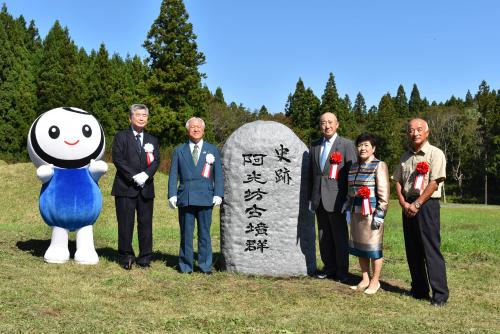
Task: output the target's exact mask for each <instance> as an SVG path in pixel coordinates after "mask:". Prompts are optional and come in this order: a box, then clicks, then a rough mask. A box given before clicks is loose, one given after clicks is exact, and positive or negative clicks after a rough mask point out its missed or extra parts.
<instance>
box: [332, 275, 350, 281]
mask: <svg viewBox="0 0 500 334" xmlns="http://www.w3.org/2000/svg"><path fill="white" fill-rule="evenodd" d="M334 280H335V281H337V282H339V283H346V282H347V281H348V280H349V277H347V276H343V275H342V276H335V278H334Z"/></svg>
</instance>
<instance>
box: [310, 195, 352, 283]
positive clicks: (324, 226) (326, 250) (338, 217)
mask: <svg viewBox="0 0 500 334" xmlns="http://www.w3.org/2000/svg"><path fill="white" fill-rule="evenodd" d="M316 216H317V220H318V238H319V252H320V254H321V260H322V261H323V264H324V268H323V271H324V272H325V273H326V274H327V275H329V276H336V277H337V278H344V277H345V276H347V272H348V270H349V247H348V235H347V223H346V220H345V216H344V214H342V213H340V212H328V211H326V210H325V208H324V207H323V202H320V204H319V206H318V209H317V210H316Z"/></svg>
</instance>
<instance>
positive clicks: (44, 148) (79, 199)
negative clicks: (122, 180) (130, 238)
mask: <svg viewBox="0 0 500 334" xmlns="http://www.w3.org/2000/svg"><path fill="white" fill-rule="evenodd" d="M104 149H105V143H104V131H103V130H102V127H101V125H100V124H99V122H98V121H97V119H96V118H95V117H94V116H92V115H91V114H90V113H88V112H86V111H85V110H82V109H78V108H67V107H64V108H56V109H52V110H49V111H47V112H45V113H43V114H42V115H40V116H39V117H38V118H37V119H36V120H35V122H33V124H32V125H31V128H30V131H29V134H28V153H29V155H30V158H31V161H32V162H33V164H35V166H36V167H37V170H36V175H37V176H38V178H39V179H40V181H42V184H43V185H42V190H41V191H40V203H39V204H40V213H41V215H42V218H43V220H44V221H45V223H47V225H49V226H51V227H52V237H51V241H50V246H49V248H48V249H47V251H46V252H45V255H44V260H45V261H46V262H48V263H64V262H66V261H68V260H69V256H70V254H69V249H68V233H69V232H70V231H76V253H75V261H76V262H78V263H81V264H97V263H98V262H99V257H98V256H97V253H96V251H95V248H94V236H93V232H92V225H93V224H94V223H95V221H96V220H97V217H98V216H99V213H100V212H101V207H102V195H101V191H100V190H99V186H98V185H97V181H98V180H99V178H100V177H101V176H102V175H103V174H104V173H106V171H107V170H108V165H107V164H106V163H105V162H104V161H102V160H99V159H100V158H101V157H102V155H103V154H104Z"/></svg>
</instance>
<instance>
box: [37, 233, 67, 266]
mask: <svg viewBox="0 0 500 334" xmlns="http://www.w3.org/2000/svg"><path fill="white" fill-rule="evenodd" d="M68 233H69V231H68V230H66V229H64V228H61V227H56V226H54V227H52V238H51V240H50V246H49V248H47V251H46V252H45V255H44V256H43V259H44V260H45V262H47V263H64V262H67V261H68V260H69V249H68Z"/></svg>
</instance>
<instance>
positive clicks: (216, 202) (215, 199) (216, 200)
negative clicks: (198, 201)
mask: <svg viewBox="0 0 500 334" xmlns="http://www.w3.org/2000/svg"><path fill="white" fill-rule="evenodd" d="M212 203H214V205H221V203H222V198H221V197H219V196H214V198H213V200H212Z"/></svg>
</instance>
